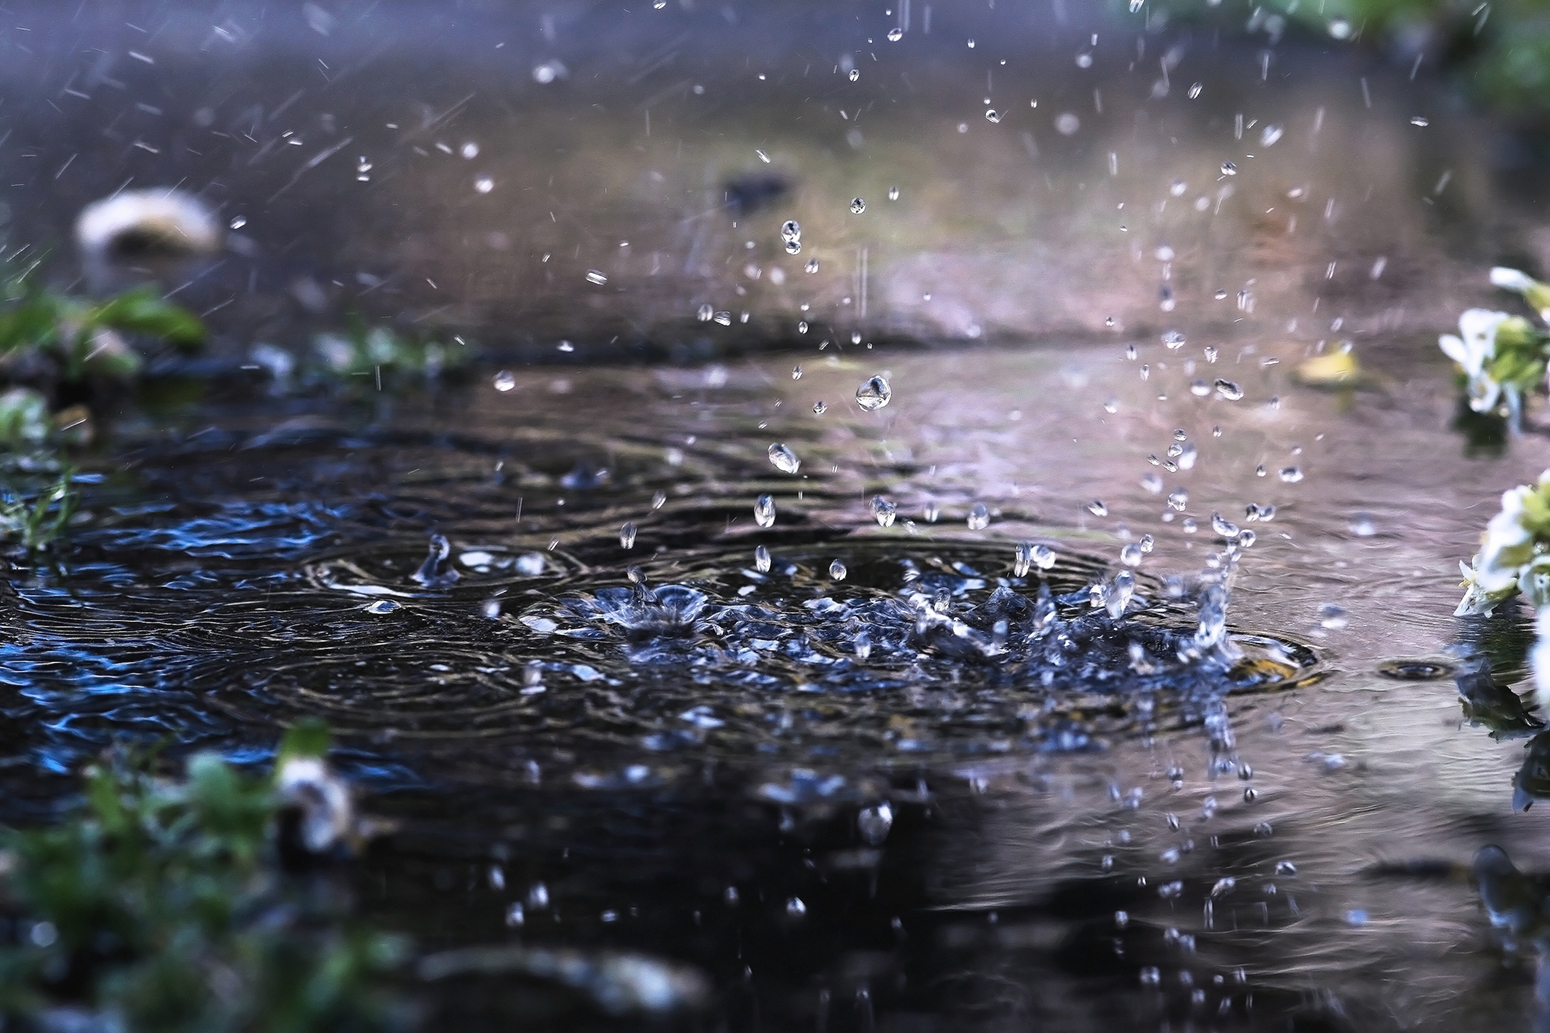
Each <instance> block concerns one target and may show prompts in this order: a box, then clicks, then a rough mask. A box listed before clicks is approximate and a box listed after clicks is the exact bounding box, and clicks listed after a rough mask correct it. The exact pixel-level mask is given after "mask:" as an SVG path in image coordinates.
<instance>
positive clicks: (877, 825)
mask: <svg viewBox="0 0 1550 1033" xmlns="http://www.w3.org/2000/svg"><path fill="white" fill-rule="evenodd" d="M891 828H893V808H892V807H890V806H888V803H887V801H884V802H883V803H880V804H878V805H877V806H876V807H867V808H864V809H863V810H862V811H861V813H859V814H857V815H856V831H858V832H860V833H861V838H862V839H864V840H866V841H867V845H868V846H882V845H883V840H885V839H887V838H888V830H889V829H891Z"/></svg>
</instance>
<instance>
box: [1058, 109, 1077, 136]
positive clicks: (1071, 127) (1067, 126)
mask: <svg viewBox="0 0 1550 1033" xmlns="http://www.w3.org/2000/svg"><path fill="white" fill-rule="evenodd" d="M1080 128H1082V120H1081V119H1080V118H1077V117H1076V115H1075V114H1073V113H1072V112H1069V111H1067V112H1065V113H1063V114H1062V115H1061V116H1060V117H1059V118H1057V119H1055V131H1056V132H1058V133H1059V134H1060V135H1061V136H1072V135H1074V134H1075V133H1076V131H1077V130H1078V129H1080Z"/></svg>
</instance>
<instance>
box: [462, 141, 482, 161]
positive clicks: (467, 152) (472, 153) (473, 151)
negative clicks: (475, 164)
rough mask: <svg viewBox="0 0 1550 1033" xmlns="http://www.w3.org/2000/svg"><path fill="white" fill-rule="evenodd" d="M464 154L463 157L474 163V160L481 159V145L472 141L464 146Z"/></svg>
mask: <svg viewBox="0 0 1550 1033" xmlns="http://www.w3.org/2000/svg"><path fill="white" fill-rule="evenodd" d="M462 153H463V157H465V158H467V159H468V160H469V161H472V160H473V159H475V158H477V157H479V145H478V144H476V143H474V142H473V141H472V140H470V141H468V142H467V143H465V144H464V145H463V152H462Z"/></svg>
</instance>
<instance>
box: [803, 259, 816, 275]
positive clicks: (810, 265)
mask: <svg viewBox="0 0 1550 1033" xmlns="http://www.w3.org/2000/svg"><path fill="white" fill-rule="evenodd" d="M806 268H807V271H808V272H810V273H816V272H817V271H818V259H816V258H809V259H808V260H807V266H806Z"/></svg>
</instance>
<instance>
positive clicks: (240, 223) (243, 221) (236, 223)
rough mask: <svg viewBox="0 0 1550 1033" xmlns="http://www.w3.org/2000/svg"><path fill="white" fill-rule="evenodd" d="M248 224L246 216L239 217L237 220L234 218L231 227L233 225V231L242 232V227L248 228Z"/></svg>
mask: <svg viewBox="0 0 1550 1033" xmlns="http://www.w3.org/2000/svg"><path fill="white" fill-rule="evenodd" d="M247 224H248V220H247V218H246V217H245V216H241V215H238V216H236V217H235V218H233V219H232V220H231V224H230V225H231V228H232V229H234V230H240V229H241V228H242V227H244V226H246V225H247Z"/></svg>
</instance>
